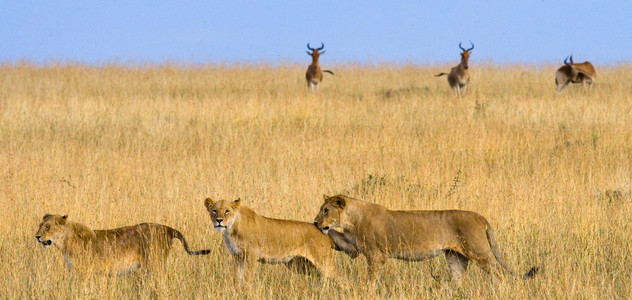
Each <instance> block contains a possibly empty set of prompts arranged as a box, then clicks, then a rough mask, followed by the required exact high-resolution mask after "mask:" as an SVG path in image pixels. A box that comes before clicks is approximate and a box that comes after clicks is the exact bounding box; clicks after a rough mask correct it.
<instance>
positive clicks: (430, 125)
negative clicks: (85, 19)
mask: <svg viewBox="0 0 632 300" xmlns="http://www.w3.org/2000/svg"><path fill="white" fill-rule="evenodd" d="M305 67H306V66H295V65H282V66H277V67H271V66H266V65H235V66H221V65H218V66H213V65H209V66H198V67H192V66H178V65H159V66H127V67H123V66H117V65H108V66H101V67H91V66H84V65H72V64H69V65H51V66H45V67H38V66H33V65H29V64H5V65H3V66H0V176H1V181H0V182H1V183H0V199H1V201H0V211H2V215H1V216H2V220H1V221H0V231H1V232H3V234H2V235H0V260H2V261H3V262H4V263H3V264H1V267H0V276H1V277H2V278H3V281H2V282H3V283H2V285H1V286H0V295H6V296H5V297H6V298H48V297H54V298H150V297H152V296H155V294H152V293H153V292H154V291H153V290H152V288H151V286H152V285H151V284H149V283H148V282H147V280H148V279H147V278H144V277H142V276H128V277H122V278H117V277H107V276H102V275H89V276H79V275H77V274H75V273H74V272H72V271H70V270H68V269H66V268H65V267H64V262H63V259H62V257H61V255H60V253H59V251H57V250H56V249H52V248H51V249H47V250H44V249H42V248H41V247H40V246H39V245H38V244H37V243H36V241H35V238H34V234H35V231H36V229H37V225H38V224H39V222H40V220H41V217H42V216H43V215H44V214H45V213H59V214H68V215H69V218H70V219H71V220H74V221H77V222H82V223H85V224H87V225H88V226H90V227H92V228H95V229H103V228H114V227H118V226H123V225H129V224H134V223H140V222H157V223H163V224H167V225H169V226H172V227H175V228H177V229H178V230H180V231H182V232H183V234H184V235H185V237H186V238H187V239H188V240H189V244H190V245H191V246H192V247H193V248H196V249H201V248H210V249H212V250H213V252H212V254H211V255H209V256H205V257H188V256H186V255H185V253H184V251H183V250H182V248H181V246H180V245H179V243H178V244H176V245H175V247H174V251H173V252H172V254H171V255H170V259H169V264H168V268H167V274H163V277H162V278H157V279H156V281H160V280H163V281H161V282H162V283H160V285H161V288H160V289H159V293H160V296H163V297H165V298H174V297H175V298H206V297H213V298H234V297H236V296H241V295H243V294H246V295H248V296H249V297H250V298H259V297H268V298H299V297H300V298H318V297H320V298H332V297H337V296H340V297H352V298H361V297H363V295H364V293H365V292H366V287H365V285H366V280H365V276H366V271H365V268H366V263H365V261H364V259H363V258H359V259H356V260H353V261H351V260H349V259H348V258H347V257H345V256H344V255H341V254H337V256H336V258H337V261H338V267H339V269H340V272H342V273H343V277H345V278H348V279H349V280H350V282H351V283H352V285H353V286H355V287H356V288H354V289H353V290H352V291H350V292H349V293H348V294H347V295H341V294H339V293H338V292H335V291H332V290H329V289H327V288H320V287H321V286H326V284H325V283H323V282H320V281H319V280H317V279H314V278H309V277H305V276H301V275H296V274H293V273H290V272H288V271H287V269H286V268H284V267H282V266H270V265H260V266H258V269H257V270H258V272H257V276H256V280H255V281H254V282H249V283H247V284H246V285H245V286H244V287H242V288H237V287H236V286H235V285H234V284H233V283H234V281H233V280H234V276H233V274H232V258H231V257H230V255H229V254H228V253H227V251H226V250H225V246H224V244H223V242H222V240H221V236H220V235H219V233H217V232H214V231H213V230H212V229H211V228H209V224H210V222H209V218H208V215H207V214H206V211H205V209H204V207H203V205H202V202H203V199H204V198H205V197H207V196H212V197H214V198H218V199H222V198H223V199H236V198H242V199H243V200H244V204H245V205H248V206H250V207H252V208H253V209H254V210H255V211H257V212H258V213H260V214H262V215H265V216H271V217H278V218H291V219H298V220H304V221H309V222H311V221H312V220H313V218H314V216H315V215H316V213H317V210H318V208H319V206H320V204H321V201H322V194H336V193H345V194H348V195H350V196H353V197H357V198H362V199H365V200H368V201H373V202H376V203H379V204H382V205H385V206H387V207H389V208H395V209H467V210H473V211H476V212H479V213H481V214H482V215H484V216H486V217H487V218H488V219H489V221H490V223H491V224H492V226H494V228H495V232H496V237H497V240H498V244H499V246H500V248H501V252H502V253H503V255H504V257H505V260H506V261H507V262H508V263H509V264H510V265H511V266H513V267H514V269H516V270H518V271H520V272H523V271H526V270H527V269H528V268H529V267H531V266H532V265H538V266H540V267H541V268H542V273H541V274H539V275H538V276H537V277H536V278H535V279H534V280H531V281H528V282H522V281H516V280H492V279H491V278H490V277H489V276H487V274H485V273H484V272H482V271H481V270H480V269H479V268H477V267H476V266H474V265H471V267H470V269H469V271H468V272H467V275H466V276H465V278H464V281H463V286H462V287H461V288H460V289H458V290H456V291H455V290H452V289H450V288H449V284H448V278H449V273H448V272H447V267H446V265H445V262H444V259H443V258H437V259H435V260H433V261H430V262H422V263H407V262H400V261H395V260H391V261H389V262H388V263H387V265H386V267H385V269H384V273H383V277H382V286H381V287H380V295H381V296H383V297H392V298H409V299H419V298H455V297H465V298H503V299H508V298H523V299H524V298H533V297H543V298H571V299H578V298H579V299H586V298H626V297H629V295H630V293H631V292H632V291H631V289H630V285H631V284H632V275H631V274H630V270H629V269H630V261H632V254H631V253H632V243H631V241H632V237H631V235H630V232H632V226H631V225H630V224H631V222H630V220H631V219H630V215H631V206H632V195H631V193H632V187H631V182H632V144H631V143H630V141H632V130H630V128H632V101H630V99H631V97H630V95H632V94H631V91H632V68H631V67H630V66H629V65H626V66H623V67H619V68H615V67H608V68H604V69H599V68H598V70H597V71H598V72H599V77H598V78H597V82H596V84H595V85H594V86H593V90H592V91H591V92H590V93H585V92H583V91H582V89H581V86H570V87H568V88H567V89H566V90H565V91H564V93H563V94H561V95H557V94H555V93H554V88H555V85H554V72H555V69H556V66H549V65H543V66H497V65H475V64H473V65H472V66H471V76H472V79H471V86H470V87H469V88H468V94H467V95H466V97H464V98H461V99H456V98H455V97H454V96H453V94H452V91H451V90H450V89H449V87H448V84H447V82H446V80H445V77H443V78H435V77H434V76H433V74H436V73H438V72H440V71H445V70H449V66H428V67H418V66H413V65H398V66H389V65H378V66H353V65H348V66H345V65H341V66H338V67H337V68H332V69H334V71H335V72H336V75H335V76H329V74H326V76H325V80H324V82H323V83H322V84H321V88H320V93H318V94H313V93H310V92H308V90H307V87H306V84H305V81H304V71H305ZM597 67H598V66H597ZM176 242H177V241H176ZM432 274H435V275H438V276H439V278H441V279H440V281H436V280H435V279H434V278H433V277H432ZM153 279H154V278H152V280H153Z"/></svg>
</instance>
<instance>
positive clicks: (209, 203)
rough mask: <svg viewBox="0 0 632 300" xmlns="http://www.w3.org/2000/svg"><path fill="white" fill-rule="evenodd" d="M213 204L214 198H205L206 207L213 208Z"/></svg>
mask: <svg viewBox="0 0 632 300" xmlns="http://www.w3.org/2000/svg"><path fill="white" fill-rule="evenodd" d="M213 204H215V201H213V199H211V198H210V197H208V198H206V199H204V206H205V207H206V208H211V206H213Z"/></svg>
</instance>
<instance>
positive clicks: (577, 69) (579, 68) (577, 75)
mask: <svg viewBox="0 0 632 300" xmlns="http://www.w3.org/2000/svg"><path fill="white" fill-rule="evenodd" d="M595 78H597V71H596V70H595V67H594V66H593V65H592V64H591V63H590V62H588V61H585V62H583V63H574V62H573V56H572V55H571V56H570V62H568V57H567V58H566V59H564V65H563V66H561V67H560V68H559V69H557V72H555V85H556V91H557V92H558V93H561V92H562V90H564V88H565V87H566V86H567V85H568V84H569V83H581V84H582V86H583V87H584V90H586V89H588V90H590V87H591V86H592V84H593V82H594V81H595Z"/></svg>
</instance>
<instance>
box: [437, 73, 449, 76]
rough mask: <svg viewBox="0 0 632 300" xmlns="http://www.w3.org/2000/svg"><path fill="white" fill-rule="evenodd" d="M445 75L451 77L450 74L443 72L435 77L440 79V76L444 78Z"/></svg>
mask: <svg viewBox="0 0 632 300" xmlns="http://www.w3.org/2000/svg"><path fill="white" fill-rule="evenodd" d="M443 75H449V74H448V73H443V72H441V73H439V74H437V75H435V77H440V76H443Z"/></svg>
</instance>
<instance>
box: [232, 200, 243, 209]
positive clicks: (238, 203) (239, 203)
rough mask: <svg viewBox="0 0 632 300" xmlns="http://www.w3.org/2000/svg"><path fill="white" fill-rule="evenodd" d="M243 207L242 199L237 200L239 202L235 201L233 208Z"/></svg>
mask: <svg viewBox="0 0 632 300" xmlns="http://www.w3.org/2000/svg"><path fill="white" fill-rule="evenodd" d="M239 205H241V198H237V200H235V201H233V204H232V207H234V208H237V207H239Z"/></svg>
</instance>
